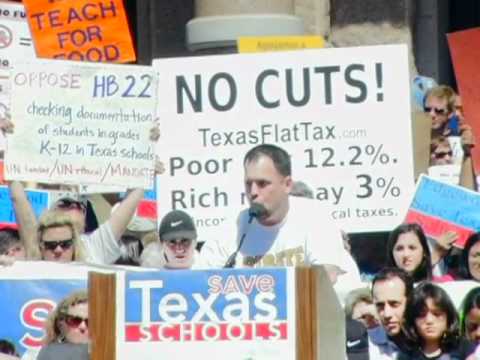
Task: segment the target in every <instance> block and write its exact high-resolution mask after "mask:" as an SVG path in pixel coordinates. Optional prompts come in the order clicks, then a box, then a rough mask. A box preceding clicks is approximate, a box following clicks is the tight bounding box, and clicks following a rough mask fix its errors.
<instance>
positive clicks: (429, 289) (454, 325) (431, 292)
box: [405, 281, 460, 353]
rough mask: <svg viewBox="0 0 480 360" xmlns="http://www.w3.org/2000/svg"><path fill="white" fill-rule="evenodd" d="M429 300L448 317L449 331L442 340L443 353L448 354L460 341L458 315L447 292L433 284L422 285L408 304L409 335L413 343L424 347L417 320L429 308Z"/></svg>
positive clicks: (406, 319) (406, 314) (406, 323)
mask: <svg viewBox="0 0 480 360" xmlns="http://www.w3.org/2000/svg"><path fill="white" fill-rule="evenodd" d="M427 299H431V300H432V301H433V303H434V304H435V306H436V307H437V308H439V309H440V310H441V311H443V312H445V314H446V316H447V329H446V331H445V333H444V334H443V336H442V337H441V339H440V348H441V349H442V352H444V353H448V352H450V351H452V350H453V349H455V348H456V347H457V345H458V342H459V340H460V334H459V331H458V324H459V322H458V314H457V311H456V309H455V305H454V304H453V302H452V300H451V299H450V297H449V296H448V294H447V292H446V291H445V290H443V289H442V288H441V287H439V286H437V285H435V284H433V283H431V282H428V281H424V282H422V283H420V284H419V285H418V286H417V287H416V288H415V290H414V291H413V294H412V297H411V299H410V301H409V302H408V303H407V308H406V310H405V325H406V328H407V333H408V335H409V336H410V337H411V340H412V341H414V342H415V343H416V344H418V345H420V346H423V339H422V338H421V336H420V334H419V333H418V331H417V327H416V326H415V320H416V319H417V318H419V317H421V316H422V314H423V313H424V311H425V309H426V307H427Z"/></svg>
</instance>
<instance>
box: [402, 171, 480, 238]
mask: <svg viewBox="0 0 480 360" xmlns="http://www.w3.org/2000/svg"><path fill="white" fill-rule="evenodd" d="M479 206H480V194H479V193H477V192H474V191H471V190H467V189H465V188H463V187H460V186H455V185H450V184H446V183H442V182H440V181H438V180H434V179H432V178H430V177H428V176H421V177H420V178H419V180H418V183H417V189H416V191H415V196H414V198H413V201H412V203H411V205H410V208H409V210H408V213H407V216H406V219H405V222H408V223H415V222H416V223H418V224H419V225H421V226H422V229H423V231H424V232H425V234H426V235H427V236H430V237H433V238H435V237H438V236H440V235H442V234H444V233H445V232H447V231H455V232H456V233H457V234H458V240H457V242H456V246H459V247H463V246H464V245H465V242H466V240H467V238H468V237H469V236H470V235H471V234H472V233H474V232H477V231H480V213H479V212H478V208H479Z"/></svg>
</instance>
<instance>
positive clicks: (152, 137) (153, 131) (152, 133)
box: [150, 119, 160, 141]
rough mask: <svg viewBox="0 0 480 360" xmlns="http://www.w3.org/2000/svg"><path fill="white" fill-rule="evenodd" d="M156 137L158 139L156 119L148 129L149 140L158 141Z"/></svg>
mask: <svg viewBox="0 0 480 360" xmlns="http://www.w3.org/2000/svg"><path fill="white" fill-rule="evenodd" d="M158 139H160V122H159V121H158V119H156V120H155V124H154V125H153V127H152V128H151V129H150V140H152V141H158Z"/></svg>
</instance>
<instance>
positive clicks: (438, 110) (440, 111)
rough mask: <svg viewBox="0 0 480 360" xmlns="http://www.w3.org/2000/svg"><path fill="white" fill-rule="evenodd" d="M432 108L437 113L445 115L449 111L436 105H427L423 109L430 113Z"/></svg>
mask: <svg viewBox="0 0 480 360" xmlns="http://www.w3.org/2000/svg"><path fill="white" fill-rule="evenodd" d="M432 110H433V111H434V112H435V114H436V115H445V114H446V113H447V110H446V109H439V108H436V107H428V106H425V107H424V108H423V111H425V112H426V113H430V112H431V111H432Z"/></svg>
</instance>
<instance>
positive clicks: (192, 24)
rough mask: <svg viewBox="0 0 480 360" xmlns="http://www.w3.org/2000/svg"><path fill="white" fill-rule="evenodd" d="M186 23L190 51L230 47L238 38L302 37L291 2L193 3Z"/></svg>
mask: <svg viewBox="0 0 480 360" xmlns="http://www.w3.org/2000/svg"><path fill="white" fill-rule="evenodd" d="M194 9H195V18H194V19H192V20H190V21H189V22H188V23H187V27H186V29H187V47H188V48H189V49H191V50H202V49H211V48H222V47H223V48H224V47H234V46H235V43H236V40H237V38H238V37H240V36H268V35H274V36H281V35H303V34H304V25H303V20H302V19H301V18H300V17H298V16H296V15H295V3H294V0H195V6H194Z"/></svg>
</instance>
